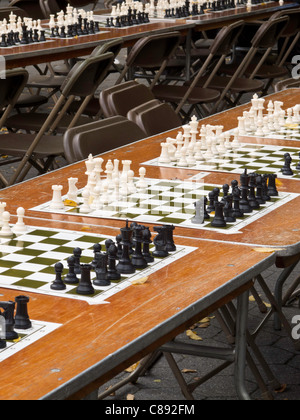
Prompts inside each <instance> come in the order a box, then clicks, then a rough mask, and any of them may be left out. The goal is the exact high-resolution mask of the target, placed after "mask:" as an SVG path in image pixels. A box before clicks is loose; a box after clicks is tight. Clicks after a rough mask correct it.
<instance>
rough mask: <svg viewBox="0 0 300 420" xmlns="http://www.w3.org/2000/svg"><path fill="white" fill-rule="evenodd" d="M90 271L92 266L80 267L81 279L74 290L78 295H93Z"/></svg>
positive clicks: (84, 265)
mask: <svg viewBox="0 0 300 420" xmlns="http://www.w3.org/2000/svg"><path fill="white" fill-rule="evenodd" d="M91 270H92V266H91V265H90V264H83V265H81V279H80V282H79V285H78V287H77V289H76V292H77V293H78V294H79V295H93V294H94V293H95V289H94V287H93V285H92V281H91Z"/></svg>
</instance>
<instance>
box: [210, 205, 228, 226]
mask: <svg viewBox="0 0 300 420" xmlns="http://www.w3.org/2000/svg"><path fill="white" fill-rule="evenodd" d="M211 225H212V226H213V227H217V228H222V227H226V226H227V224H226V221H225V218H224V203H222V202H221V201H218V202H215V217H214V218H213V221H212V222H211Z"/></svg>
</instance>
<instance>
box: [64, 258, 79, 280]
mask: <svg viewBox="0 0 300 420" xmlns="http://www.w3.org/2000/svg"><path fill="white" fill-rule="evenodd" d="M67 263H68V267H69V272H68V274H67V275H66V277H65V278H64V282H65V283H66V284H78V283H79V280H78V278H77V276H76V274H75V257H74V256H71V257H69V258H68V259H67Z"/></svg>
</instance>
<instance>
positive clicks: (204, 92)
mask: <svg viewBox="0 0 300 420" xmlns="http://www.w3.org/2000/svg"><path fill="white" fill-rule="evenodd" d="M188 88H189V87H188V86H172V85H159V86H155V87H154V88H153V90H152V92H153V94H154V96H155V97H156V98H157V99H160V100H163V101H167V102H171V103H179V102H180V101H181V100H182V98H183V97H184V95H185V93H186V92H187V90H188ZM219 97H220V93H219V92H218V91H216V90H213V89H203V88H199V87H196V88H195V89H193V91H192V92H191V94H190V96H189V98H188V100H187V102H188V103H189V104H198V103H211V102H214V101H216V100H217V99H218V98H219Z"/></svg>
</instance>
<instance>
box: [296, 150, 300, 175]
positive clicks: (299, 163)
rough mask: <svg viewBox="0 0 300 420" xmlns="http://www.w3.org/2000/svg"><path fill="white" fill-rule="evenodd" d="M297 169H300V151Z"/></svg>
mask: <svg viewBox="0 0 300 420" xmlns="http://www.w3.org/2000/svg"><path fill="white" fill-rule="evenodd" d="M296 170H297V171H300V152H299V161H298V163H297V166H296Z"/></svg>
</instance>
